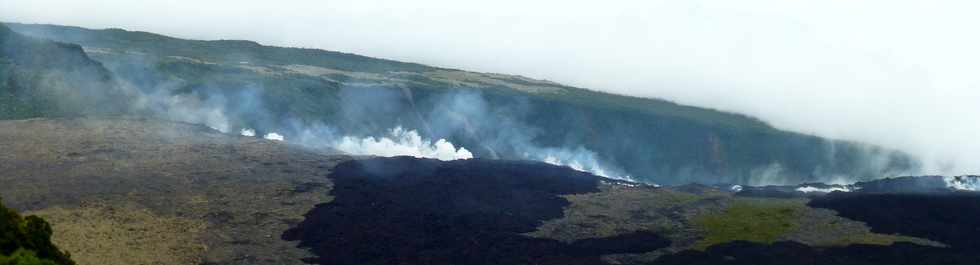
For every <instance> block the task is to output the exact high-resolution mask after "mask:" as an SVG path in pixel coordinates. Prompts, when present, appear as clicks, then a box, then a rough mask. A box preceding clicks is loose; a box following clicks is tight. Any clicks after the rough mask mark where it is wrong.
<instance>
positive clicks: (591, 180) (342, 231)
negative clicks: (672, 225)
mask: <svg viewBox="0 0 980 265" xmlns="http://www.w3.org/2000/svg"><path fill="white" fill-rule="evenodd" d="M330 178H331V179H332V180H333V181H334V185H335V186H334V189H333V191H332V192H331V195H333V196H335V199H334V200H333V201H332V202H330V203H327V204H321V205H318V206H317V207H316V208H315V209H313V210H311V211H310V212H309V213H307V214H306V219H305V220H304V221H303V222H302V223H300V224H299V225H298V226H297V227H295V228H293V229H290V230H289V231H287V232H285V233H284V234H283V238H284V239H287V240H299V241H300V246H301V247H306V248H311V249H312V251H313V252H314V253H316V254H317V255H318V256H319V258H317V259H315V260H309V262H315V263H319V264H357V265H363V264H430V265H438V264H556V265H557V264H606V263H604V262H603V261H601V260H600V259H599V255H603V254H613V253H635V252H648V251H652V250H656V249H659V248H663V247H666V246H668V245H669V243H670V242H669V241H668V240H666V239H664V238H662V237H660V236H657V235H656V234H652V233H648V232H637V233H631V234H626V235H620V236H617V237H613V238H603V239H587V240H580V241H577V242H572V243H564V242H560V241H556V240H552V239H542V238H532V237H528V236H525V235H522V233H527V232H532V231H534V230H535V229H536V227H537V226H539V225H540V224H541V222H542V221H543V220H548V219H554V218H559V217H561V216H562V214H563V212H562V208H563V207H565V206H567V205H568V204H569V203H568V202H567V201H566V200H565V199H564V198H561V197H559V195H563V194H578V193H589V192H597V191H598V186H597V185H598V184H599V181H600V180H601V178H599V177H596V176H594V175H591V174H587V173H582V172H578V171H574V170H571V169H568V168H564V167H557V166H552V165H548V164H543V163H536V162H519V161H500V160H480V159H471V160H457V161H449V162H443V161H437V160H428V159H415V158H408V157H396V158H373V159H366V160H359V161H350V162H346V163H342V164H340V165H338V166H337V167H336V168H334V171H333V173H332V174H331V175H330Z"/></svg>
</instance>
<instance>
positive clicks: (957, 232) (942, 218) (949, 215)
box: [809, 193, 980, 264]
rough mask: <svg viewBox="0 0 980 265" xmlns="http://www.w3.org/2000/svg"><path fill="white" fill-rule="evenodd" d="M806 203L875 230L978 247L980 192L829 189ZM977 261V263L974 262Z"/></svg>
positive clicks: (979, 242) (965, 246) (979, 235)
mask: <svg viewBox="0 0 980 265" xmlns="http://www.w3.org/2000/svg"><path fill="white" fill-rule="evenodd" d="M809 206H811V207H819V208H828V209H833V210H835V211H837V212H838V213H839V214H840V216H842V217H845V218H849V219H853V220H858V221H862V222H865V223H867V224H868V226H870V227H871V230H872V231H874V232H877V233H885V234H895V233H898V234H903V235H909V236H915V237H921V238H928V239H932V240H935V241H939V242H942V243H945V244H948V245H950V247H952V248H957V249H963V250H972V251H974V252H978V251H980V195H977V194H976V193H934V194H929V193H887V194H883V193H832V194H828V195H827V196H823V197H819V198H815V199H813V200H812V201H810V203H809ZM976 264H980V263H976Z"/></svg>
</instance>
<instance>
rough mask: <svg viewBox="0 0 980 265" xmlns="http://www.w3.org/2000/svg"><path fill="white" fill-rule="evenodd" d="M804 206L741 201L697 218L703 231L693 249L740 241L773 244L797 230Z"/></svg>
mask: <svg viewBox="0 0 980 265" xmlns="http://www.w3.org/2000/svg"><path fill="white" fill-rule="evenodd" d="M804 207H806V206H805V205H804V202H803V201H800V200H760V199H740V200H738V201H736V202H734V203H733V204H732V205H731V206H730V207H729V208H728V209H726V210H725V211H724V212H722V213H719V214H712V215H704V216H699V217H696V218H695V219H694V225H695V226H697V227H698V228H699V229H700V230H701V231H703V232H704V238H703V239H702V240H700V241H698V242H697V243H695V245H694V248H695V249H699V250H704V249H707V248H708V247H709V246H712V245H715V244H721V243H725V242H731V241H738V240H742V241H751V242H758V243H766V244H770V243H773V242H775V241H776V240H777V239H778V238H779V237H780V236H782V235H783V234H786V233H788V232H790V231H792V230H793V229H794V228H796V226H797V222H796V219H797V218H798V217H799V215H800V213H801V212H802V211H803V210H804Z"/></svg>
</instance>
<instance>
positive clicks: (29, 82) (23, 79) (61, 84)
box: [0, 25, 127, 119]
mask: <svg viewBox="0 0 980 265" xmlns="http://www.w3.org/2000/svg"><path fill="white" fill-rule="evenodd" d="M126 101H127V100H126V97H125V94H124V93H123V92H122V91H121V90H119V89H118V88H117V87H115V86H114V84H113V82H112V74H111V73H110V72H109V71H108V70H106V69H105V68H104V67H103V66H102V64H101V63H99V62H96V61H94V60H92V59H90V58H89V57H88V56H87V55H86V54H85V52H83V51H82V47H81V46H78V45H76V44H68V43H61V42H52V41H47V40H42V39H36V38H31V37H26V36H23V35H20V34H17V33H16V32H13V31H11V30H10V29H9V28H7V27H6V26H4V25H0V119H11V118H29V117H39V116H70V115H98V114H110V113H120V112H123V111H124V110H125V109H126V108H127V104H125V103H124V102H126Z"/></svg>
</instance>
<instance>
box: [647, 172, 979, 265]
mask: <svg viewBox="0 0 980 265" xmlns="http://www.w3.org/2000/svg"><path fill="white" fill-rule="evenodd" d="M909 181H921V180H915V179H911V178H908V179H902V180H900V181H889V182H888V183H879V184H875V185H876V186H874V187H875V188H874V189H869V190H874V191H875V192H866V191H860V192H850V193H845V192H834V193H830V194H827V195H825V196H815V197H812V199H811V201H810V203H809V204H808V205H809V206H810V207H819V208H827V209H832V210H835V211H837V212H838V213H839V215H840V216H842V217H845V218H849V219H852V220H858V221H862V222H865V223H867V224H868V226H870V227H871V229H872V231H874V232H877V233H884V234H902V235H908V236H915V237H920V238H927V239H931V240H935V241H938V242H941V243H944V244H947V245H948V246H947V247H930V246H920V245H915V244H911V243H895V244H893V245H890V246H872V245H848V246H843V247H828V248H815V247H810V246H807V245H803V244H800V243H795V242H777V243H774V244H768V245H767V244H758V243H751V242H731V243H725V244H719V245H715V246H712V247H709V248H708V249H707V250H706V251H693V250H689V251H682V252H679V253H676V254H672V255H667V256H664V257H661V258H660V259H658V260H657V261H656V262H655V264H660V265H680V264H684V265H688V264H691V265H697V264H705V265H707V264H711V265H726V264H727V265H742V264H744V265H768V264H772V265H777V264H778V265H782V264H800V265H808V264H814V265H816V264H847V265H863V264H868V265H871V264H899V265H930V264H931V265H958V264H962V265H977V264H980V243H978V242H980V196H978V195H976V194H975V193H960V192H926V190H930V191H931V190H936V189H935V188H934V187H932V186H935V185H932V186H928V187H927V188H926V189H922V188H919V189H909V188H895V187H894V186H900V185H898V184H903V183H907V182H909ZM930 181H931V180H930ZM893 184H894V185H893ZM763 191H764V190H763ZM880 191H888V192H890V193H879V192H880Z"/></svg>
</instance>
